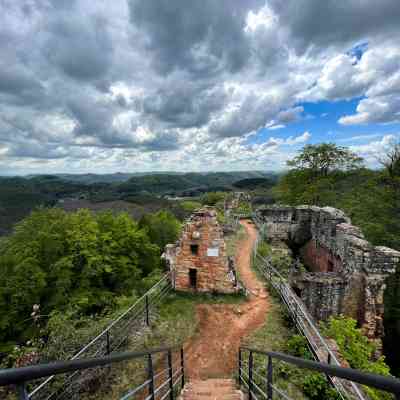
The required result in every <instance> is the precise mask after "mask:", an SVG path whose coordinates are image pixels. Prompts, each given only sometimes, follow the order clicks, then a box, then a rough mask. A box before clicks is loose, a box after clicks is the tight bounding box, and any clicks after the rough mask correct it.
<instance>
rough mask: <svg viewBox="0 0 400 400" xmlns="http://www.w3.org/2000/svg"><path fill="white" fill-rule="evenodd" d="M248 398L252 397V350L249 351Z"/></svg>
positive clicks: (250, 399)
mask: <svg viewBox="0 0 400 400" xmlns="http://www.w3.org/2000/svg"><path fill="white" fill-rule="evenodd" d="M248 375H249V400H252V398H253V393H252V390H253V352H252V351H249V374H248Z"/></svg>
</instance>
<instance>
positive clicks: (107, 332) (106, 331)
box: [29, 272, 170, 397]
mask: <svg viewBox="0 0 400 400" xmlns="http://www.w3.org/2000/svg"><path fill="white" fill-rule="evenodd" d="M169 276H170V272H167V273H166V274H164V275H163V276H162V278H161V279H160V280H159V281H158V282H157V283H156V284H155V285H153V286H152V287H151V288H150V289H149V290H148V291H147V292H146V293H145V294H143V296H141V297H140V298H139V299H137V300H136V301H135V302H134V303H133V304H132V305H131V306H130V307H129V308H128V309H127V310H125V311H124V312H122V313H121V314H120V315H119V316H118V317H117V318H116V319H115V320H113V321H112V322H111V323H110V324H109V325H108V326H107V327H106V328H104V329H103V330H102V331H101V332H100V333H99V334H98V335H97V336H95V337H94V338H93V339H92V340H90V341H89V343H87V344H86V345H85V346H84V347H82V348H81V349H80V350H79V351H78V352H77V353H75V354H74V355H73V356H72V357H71V359H70V360H75V359H77V358H78V357H80V356H81V355H82V354H84V353H85V352H86V351H87V350H88V349H90V348H91V347H92V346H93V345H94V344H95V343H96V342H98V341H99V340H100V339H102V338H103V337H104V338H105V339H106V342H107V353H110V331H111V328H113V327H114V326H115V325H116V324H117V323H118V322H120V321H121V320H122V319H123V318H124V317H126V316H128V315H129V313H130V312H131V311H132V310H135V308H136V307H137V306H139V305H140V304H141V303H143V302H144V303H145V304H144V306H143V309H141V311H140V313H139V314H138V315H135V317H134V319H135V320H136V319H138V318H139V316H141V315H142V314H143V313H145V314H146V315H145V317H146V325H148V324H149V306H150V304H149V300H148V299H149V296H150V295H151V294H152V293H154V292H155V291H156V290H157V289H158V288H159V287H160V286H161V284H163V283H165V282H168V278H169ZM161 290H164V289H161ZM157 301H158V300H157ZM122 342H123V340H121V341H119V342H118V345H117V346H116V348H118V347H119V346H120V345H121V343H122ZM97 353H98V352H96V353H95V354H91V355H92V356H93V355H94V356H96V355H97ZM53 378H54V377H53V376H48V378H47V379H45V380H44V381H43V382H41V383H40V384H38V385H37V386H36V387H35V388H34V389H33V390H32V392H31V393H29V397H33V396H34V395H36V394H37V393H38V392H39V391H40V390H41V389H43V388H44V387H45V386H46V385H47V384H48V383H49V382H50V381H51V380H52V379H53Z"/></svg>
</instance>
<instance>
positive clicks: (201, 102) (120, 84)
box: [0, 0, 400, 172]
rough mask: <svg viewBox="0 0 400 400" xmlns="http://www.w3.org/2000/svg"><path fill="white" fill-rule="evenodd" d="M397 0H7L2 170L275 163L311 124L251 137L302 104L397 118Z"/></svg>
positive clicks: (299, 115)
mask: <svg viewBox="0 0 400 400" xmlns="http://www.w3.org/2000/svg"><path fill="white" fill-rule="evenodd" d="M397 3H398V0H385V2H384V4H382V5H377V4H378V3H376V2H373V1H372V0H366V1H365V2H361V3H360V2H359V1H358V0H349V4H348V9H347V12H346V16H345V17H346V18H344V19H343V18H342V17H343V14H342V9H341V8H340V7H338V6H336V3H334V2H328V3H327V4H326V5H325V6H324V7H322V6H321V5H320V4H321V3H320V2H315V1H313V0H307V1H302V0H295V1H294V0H289V1H288V2H287V4H286V5H285V6H283V5H282V3H281V2H279V1H277V0H268V1H266V2H265V1H258V0H250V1H246V2H232V4H231V3H229V5H227V4H225V3H224V2H219V1H213V0H206V1H204V2H202V3H201V4H200V3H199V4H196V5H193V4H192V3H190V2H181V4H180V6H179V7H177V8H176V10H175V11H174V13H171V12H170V8H171V5H170V4H169V3H168V2H160V1H154V0H146V1H145V2H143V1H139V0H128V1H125V0H116V1H114V2H105V3H99V2H91V1H89V0H82V1H79V2H69V3H68V4H67V3H65V4H64V3H63V4H61V3H60V4H58V3H57V6H55V5H53V3H52V2H48V3H46V6H42V5H40V2H39V3H38V2H29V6H25V7H24V6H22V5H21V4H20V2H0V12H1V14H2V16H3V19H2V26H1V36H2V37H5V38H7V40H3V41H1V40H0V51H1V54H2V59H1V61H0V155H1V157H2V163H3V164H2V165H3V169H2V170H4V168H5V167H8V168H10V167H11V168H14V167H15V170H16V171H22V170H24V171H25V172H30V170H31V169H32V170H36V169H38V168H42V169H43V171H45V170H46V172H55V171H58V170H60V171H61V170H67V171H69V170H71V171H72V170H75V171H79V172H82V171H83V170H91V171H98V172H99V171H102V170H104V171H105V170H107V171H110V170H114V171H116V170H125V171H126V170H130V169H135V170H138V169H142V170H154V169H163V170H165V169H173V170H176V169H198V170H201V169H216V168H220V169H225V170H226V169H231V168H235V169H240V168H246V169H247V168H251V169H254V168H276V169H279V168H282V166H283V163H284V162H285V161H286V159H287V158H288V157H290V156H291V148H296V146H300V145H302V144H303V143H306V142H307V141H308V140H309V139H310V137H311V134H310V133H309V132H307V131H306V132H304V133H303V134H301V135H298V136H295V137H288V138H286V139H282V138H275V137H268V138H267V139H266V140H265V142H264V143H257V144H249V143H251V142H252V140H253V138H256V137H257V132H258V130H259V129H262V128H267V130H278V129H282V128H284V127H290V124H291V123H293V122H296V121H298V120H300V119H302V122H303V123H304V124H305V123H306V122H307V118H309V116H304V109H303V107H302V106H301V105H300V104H299V103H301V102H315V101H322V100H327V101H336V100H340V99H352V98H354V97H355V96H361V97H362V100H361V101H360V102H359V104H358V107H357V110H356V113H355V114H354V115H345V116H342V118H340V120H339V122H340V123H341V124H343V125H354V124H368V123H398V122H400V115H399V110H400V100H399V96H400V47H399V44H398V43H400V40H399V39H400V38H399V37H400V31H399V30H398V21H397V25H396V18H395V17H396V10H398V9H399V7H398V4H397ZM54 4H55V3H54ZM396 6H397V7H396ZM321 7H322V8H321ZM326 13H328V14H329V19H326V20H324V24H322V25H321V24H319V23H317V22H318V19H317V18H318V15H319V14H321V15H326ZM375 14H376V15H375ZM376 18H378V19H379V21H385V22H386V23H385V24H383V23H381V24H371V23H370V22H371V21H375V19H376ZM338 21H339V22H340V29H338V28H337V23H338ZM394 27H397V29H395V28H394ZM77 38H79V40H78V39H77ZM366 40H368V48H366V49H364V54H363V55H362V57H361V59H357V58H356V57H355V56H354V55H351V54H349V51H348V50H349V49H351V48H352V47H353V46H354V45H355V44H357V43H361V42H364V41H366ZM352 54H355V53H354V52H353V53H352ZM82 60H84V61H83V62H82ZM322 116H323V115H322ZM331 136H332V140H335V135H331Z"/></svg>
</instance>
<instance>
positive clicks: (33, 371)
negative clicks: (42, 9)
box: [0, 346, 185, 400]
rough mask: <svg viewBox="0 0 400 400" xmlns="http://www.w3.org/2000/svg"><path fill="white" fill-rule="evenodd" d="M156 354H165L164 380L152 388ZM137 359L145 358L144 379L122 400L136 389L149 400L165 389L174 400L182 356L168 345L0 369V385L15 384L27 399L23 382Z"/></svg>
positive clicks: (177, 348)
mask: <svg viewBox="0 0 400 400" xmlns="http://www.w3.org/2000/svg"><path fill="white" fill-rule="evenodd" d="M175 351H176V352H178V353H179V355H180V365H179V366H178V367H177V369H176V371H175V372H173V369H174V366H173V363H172V352H175ZM158 353H165V354H166V355H167V358H166V361H167V371H168V377H167V378H166V379H165V380H164V382H162V383H161V384H160V385H159V386H158V387H157V388H155V387H154V382H155V378H156V377H158V376H160V375H159V374H157V373H155V371H154V368H153V363H154V361H153V358H152V356H153V355H155V354H158ZM138 358H146V359H147V368H146V370H145V372H146V373H147V378H144V381H143V382H142V383H141V384H139V385H138V386H136V387H135V388H134V389H131V390H130V391H129V392H128V393H127V394H125V395H124V396H123V397H122V399H127V398H129V397H132V396H133V395H134V394H136V393H138V392H139V391H140V390H142V389H144V388H146V387H148V390H149V393H150V397H151V398H152V399H154V398H155V394H156V393H158V392H160V391H161V389H167V386H166V385H167V384H169V386H168V390H167V393H169V394H170V399H171V400H173V398H174V394H173V391H174V386H175V384H176V382H177V381H178V379H180V380H181V388H182V387H183V385H184V382H185V372H184V371H185V369H184V354H183V347H182V346H170V347H161V348H156V349H148V350H143V351H139V352H137V351H136V352H124V353H118V354H113V355H109V356H106V357H97V358H85V359H79V360H69V361H57V362H53V363H49V364H39V365H33V366H28V367H21V368H9V369H5V370H0V386H6V385H16V390H17V392H18V396H19V399H21V400H28V399H29V395H28V393H27V390H26V383H27V382H29V381H31V380H34V379H38V378H43V377H46V376H55V375H59V374H64V373H68V372H77V371H81V370H86V369H89V368H97V367H103V366H106V365H109V364H112V363H117V362H121V361H128V360H133V359H138ZM162 372H163V373H164V372H165V370H164V371H162ZM177 375H178V379H177V380H176V382H175V383H174V382H173V377H175V376H177Z"/></svg>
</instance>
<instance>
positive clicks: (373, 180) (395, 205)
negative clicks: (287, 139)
mask: <svg viewBox="0 0 400 400" xmlns="http://www.w3.org/2000/svg"><path fill="white" fill-rule="evenodd" d="M381 162H382V165H383V167H384V168H383V169H381V170H369V169H366V168H363V166H362V160H361V159H360V158H359V157H357V156H356V155H355V154H354V153H352V152H351V151H349V150H348V149H346V148H343V147H337V146H335V145H333V144H321V145H311V146H305V147H304V149H303V150H302V151H301V153H300V154H299V155H298V156H297V157H296V158H294V159H293V160H291V161H289V162H288V164H289V166H291V167H293V169H292V170H291V171H289V172H288V173H287V174H286V175H284V176H282V178H281V179H280V181H279V183H278V185H277V186H276V188H274V194H275V198H276V200H277V201H279V202H280V203H284V204H289V205H300V204H309V205H318V206H331V207H335V208H339V209H341V210H343V211H344V212H345V213H346V214H347V215H348V216H349V217H350V218H351V220H352V222H353V224H354V225H357V226H359V227H360V228H361V229H362V231H363V233H364V235H365V236H366V238H367V239H368V240H369V241H370V242H371V243H373V244H374V245H377V246H388V247H391V248H394V249H397V250H400V167H399V166H400V145H399V144H397V145H394V146H393V148H392V149H391V150H390V151H389V152H388V154H387V156H386V157H384V158H383V159H382V160H381ZM397 269H398V271H397V273H396V275H395V277H392V278H391V279H390V280H389V282H388V289H387V291H386V293H385V317H384V318H385V319H384V324H385V331H386V335H385V337H384V352H385V354H386V355H387V361H388V363H389V364H390V366H391V368H392V371H393V373H394V374H396V375H397V376H400V353H399V352H394V351H393V348H395V346H396V344H397V342H398V338H399V337H400V326H399V324H398V320H399V316H400V301H399V293H400V278H399V273H400V270H399V269H400V267H398V268H397Z"/></svg>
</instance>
